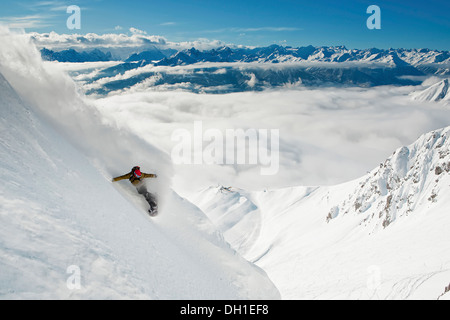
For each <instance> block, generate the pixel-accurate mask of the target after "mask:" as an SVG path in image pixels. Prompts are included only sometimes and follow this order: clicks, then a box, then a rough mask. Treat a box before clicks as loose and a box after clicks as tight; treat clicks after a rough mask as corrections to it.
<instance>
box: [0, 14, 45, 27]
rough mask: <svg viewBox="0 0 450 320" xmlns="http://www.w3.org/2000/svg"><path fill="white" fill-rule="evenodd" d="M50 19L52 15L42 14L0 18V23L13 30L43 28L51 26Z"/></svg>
mask: <svg viewBox="0 0 450 320" xmlns="http://www.w3.org/2000/svg"><path fill="white" fill-rule="evenodd" d="M49 18H51V16H50V15H40V14H33V15H27V16H17V17H2V18H0V23H1V24H4V25H6V26H7V27H8V28H11V29H31V28H43V27H48V26H50V25H51V24H49V23H48V19H49Z"/></svg>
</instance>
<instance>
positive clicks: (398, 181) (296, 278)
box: [192, 127, 450, 299]
mask: <svg viewBox="0 0 450 320" xmlns="http://www.w3.org/2000/svg"><path fill="white" fill-rule="evenodd" d="M449 173H450V127H447V128H444V129H441V130H436V131H433V132H431V133H428V134H426V135H423V136H422V137H420V139H418V140H417V141H416V142H415V143H414V144H412V145H410V146H407V147H402V148H400V149H398V150H396V152H395V153H394V154H393V155H392V156H391V157H390V158H389V159H387V160H386V161H385V162H384V163H382V164H381V165H380V167H379V168H376V169H374V170H373V171H372V172H370V173H368V174H367V175H366V176H364V177H362V178H360V179H357V180H354V181H350V182H348V183H344V184H341V185H336V186H331V187H292V188H284V189H277V190H263V191H254V192H249V191H243V190H239V189H233V188H231V189H230V190H231V191H227V192H223V190H221V188H210V189H207V190H203V191H202V192H201V193H200V194H198V195H196V196H193V197H192V200H193V202H195V203H197V204H198V205H199V207H200V208H202V209H203V210H204V211H205V212H206V213H208V215H209V216H210V217H211V219H212V220H213V221H214V222H215V223H217V224H218V225H219V227H220V228H221V229H222V230H223V231H224V234H225V236H228V235H229V234H231V240H233V239H236V238H238V237H237V236H236V231H239V235H240V236H241V239H240V241H239V242H235V243H234V244H235V248H236V249H237V250H239V251H241V252H242V253H243V254H244V256H245V257H246V258H247V259H249V260H251V261H254V262H255V263H256V264H257V265H259V266H261V267H262V268H263V269H264V270H265V271H266V272H267V273H268V274H269V276H270V277H271V279H272V280H273V281H274V283H275V284H276V285H277V287H278V289H279V290H280V292H281V294H282V298H284V299H303V298H307V299H335V298H338V299H437V298H439V299H444V298H447V299H448V298H450V297H449V295H448V294H446V292H447V291H448V290H446V288H447V287H448V285H449V283H450V257H449V255H448V252H450V234H449V233H448V227H449V225H450V216H449V214H448V208H449V207H450V199H449V197H448V194H449V191H450V174H449ZM231 199H240V200H239V201H235V206H233V207H231V206H223V205H224V204H228V203H230V201H231ZM247 202H251V203H252V206H248V205H247V208H249V209H246V208H245V207H243V206H242V205H240V206H239V205H237V204H238V203H241V204H243V203H247ZM222 208H225V209H226V210H224V209H222ZM245 210H249V213H250V214H251V216H252V217H253V218H252V219H253V221H257V224H253V225H252V226H250V225H248V223H247V221H245V219H241V220H240V221H239V220H238V221H234V223H233V226H232V228H230V227H229V224H228V223H224V222H226V221H227V217H226V216H227V215H231V216H232V217H238V216H242V217H245V214H244V212H243V211H245ZM233 231H234V232H233ZM255 233H256V234H257V236H255ZM246 234H248V235H249V236H248V238H249V241H247V242H245V235H246ZM232 243H233V242H232ZM242 243H246V244H248V245H247V246H244V247H242V245H241V244H242Z"/></svg>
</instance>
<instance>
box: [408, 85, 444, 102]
mask: <svg viewBox="0 0 450 320" xmlns="http://www.w3.org/2000/svg"><path fill="white" fill-rule="evenodd" d="M448 80H449V79H444V80H441V81H439V82H437V83H435V84H433V85H431V86H430V87H428V88H426V89H424V90H422V91H419V92H413V93H412V94H411V96H412V98H413V99H414V100H417V101H444V102H448V101H450V91H449V90H448Z"/></svg>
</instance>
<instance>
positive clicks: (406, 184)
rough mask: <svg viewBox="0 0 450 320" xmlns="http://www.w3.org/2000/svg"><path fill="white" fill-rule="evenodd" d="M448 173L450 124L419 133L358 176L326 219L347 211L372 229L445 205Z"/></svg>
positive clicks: (339, 215) (446, 201)
mask: <svg viewBox="0 0 450 320" xmlns="http://www.w3.org/2000/svg"><path fill="white" fill-rule="evenodd" d="M449 173H450V127H447V128H444V129H441V130H436V131H434V132H431V133H428V134H425V135H423V136H422V137H421V138H420V139H419V140H418V141H417V142H415V143H414V144H412V145H410V146H408V147H402V148H400V149H398V150H396V151H395V152H394V154H393V155H392V156H391V157H390V158H389V159H387V160H386V161H385V162H384V163H382V164H380V167H379V168H377V169H375V170H373V171H372V172H371V173H370V174H369V175H367V176H365V177H364V178H363V179H361V180H360V182H359V186H358V187H357V188H356V189H355V190H354V191H353V192H351V193H350V194H349V197H348V198H347V199H345V200H344V201H343V202H342V203H341V204H340V205H339V206H336V207H334V208H333V209H332V210H331V211H330V214H329V215H328V218H327V219H328V220H334V219H336V218H339V217H341V216H345V215H347V214H356V215H359V216H363V217H364V219H363V221H362V222H361V224H362V225H365V226H370V229H371V230H372V231H371V232H373V231H376V230H379V229H380V228H386V227H388V226H389V225H390V224H391V223H393V222H395V221H396V220H398V219H400V218H403V217H406V216H408V215H414V214H416V213H417V214H420V213H424V212H428V211H430V210H431V211H433V210H436V208H445V206H444V207H443V205H447V204H448V197H446V196H445V195H446V193H447V192H448V189H449V182H450V179H449Z"/></svg>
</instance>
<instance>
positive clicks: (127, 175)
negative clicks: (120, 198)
mask: <svg viewBox="0 0 450 320" xmlns="http://www.w3.org/2000/svg"><path fill="white" fill-rule="evenodd" d="M129 178H130V173H127V174H124V175H123V176H120V177H115V178H113V179H112V181H113V182H116V181H120V180H125V179H129Z"/></svg>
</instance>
